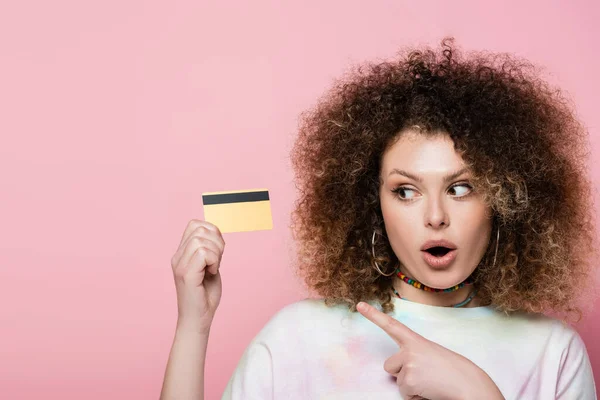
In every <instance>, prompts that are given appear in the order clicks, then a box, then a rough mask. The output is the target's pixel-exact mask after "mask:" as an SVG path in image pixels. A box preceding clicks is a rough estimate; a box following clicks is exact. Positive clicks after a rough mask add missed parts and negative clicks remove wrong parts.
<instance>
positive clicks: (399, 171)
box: [388, 167, 469, 183]
mask: <svg viewBox="0 0 600 400" xmlns="http://www.w3.org/2000/svg"><path fill="white" fill-rule="evenodd" d="M468 170H469V168H467V167H465V168H463V169H460V170H458V171H456V172H451V173H449V174H448V175H446V176H444V182H448V181H451V180H453V179H456V178H458V177H459V176H461V175H462V174H464V173H465V172H467V171H468ZM393 174H398V175H403V176H405V177H407V178H410V179H412V180H415V181H417V182H419V183H423V178H421V177H420V176H417V175H414V174H411V173H410V172H406V171H404V170H402V169H397V168H394V169H393V170H392V172H390V175H393ZM390 175H388V176H390Z"/></svg>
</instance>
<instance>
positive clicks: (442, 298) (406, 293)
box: [393, 274, 480, 308]
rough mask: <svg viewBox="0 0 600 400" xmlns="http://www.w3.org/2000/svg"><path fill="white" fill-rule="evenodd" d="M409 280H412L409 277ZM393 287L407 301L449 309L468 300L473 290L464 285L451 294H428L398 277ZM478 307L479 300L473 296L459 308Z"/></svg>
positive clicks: (394, 280) (471, 286)
mask: <svg viewBox="0 0 600 400" xmlns="http://www.w3.org/2000/svg"><path fill="white" fill-rule="evenodd" d="M405 275H406V274H405ZM407 276H408V275H407ZM411 279H413V278H412V277H411ZM393 286H394V288H395V289H396V291H398V293H399V294H400V296H402V297H403V298H406V299H407V300H410V301H412V302H415V303H421V304H427V305H430V306H437V307H450V306H452V305H454V304H458V303H460V302H461V301H463V300H465V299H466V298H468V297H469V295H470V294H471V293H472V292H473V290H474V287H473V285H466V286H463V287H461V288H460V289H458V290H455V291H452V292H429V291H425V290H421V289H418V288H416V287H414V286H412V285H409V284H408V283H406V282H404V281H403V280H402V279H400V278H399V277H398V276H394V279H393ZM479 306H480V303H479V300H478V298H477V296H475V297H473V299H471V301H469V302H468V303H467V304H465V305H464V306H462V307H461V308H472V307H479Z"/></svg>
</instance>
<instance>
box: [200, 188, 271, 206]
mask: <svg viewBox="0 0 600 400" xmlns="http://www.w3.org/2000/svg"><path fill="white" fill-rule="evenodd" d="M264 200H269V192H268V191H267V190H265V191H262V192H245V193H223V194H208V195H203V196H202V202H203V203H204V205H209V204H227V203H246V202H251V201H264Z"/></svg>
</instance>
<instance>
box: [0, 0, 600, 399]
mask: <svg viewBox="0 0 600 400" xmlns="http://www.w3.org/2000/svg"><path fill="white" fill-rule="evenodd" d="M451 3H452V4H451ZM598 20H600V7H599V6H598V5H597V3H594V2H592V1H587V2H585V1H579V2H578V4H574V2H570V3H568V2H559V1H530V2H520V1H519V2H518V1H504V2H494V3H492V2H480V1H460V2H447V1H428V2H422V1H420V2H416V1H398V0H394V1H392V0H389V1H383V0H379V1H369V2H366V1H357V0H354V1H350V0H335V1H316V0H312V1H295V2H291V1H287V2H282V1H275V0H274V1H256V0H255V1H247V2H246V1H237V2H217V1H214V2H208V1H171V2H166V1H163V2H148V1H132V0H129V1H97V2H81V1H65V0H57V1H52V2H42V1H38V2H33V1H19V2H3V4H2V5H1V6H0V49H2V50H1V55H0V65H1V70H2V73H1V74H0V109H1V114H2V117H1V118H0V132H2V141H1V143H2V144H1V145H0V178H1V179H0V182H1V184H2V193H1V195H0V213H1V214H0V221H1V226H2V228H1V229H0V250H1V251H0V266H1V269H0V300H1V304H2V306H1V307H0V321H1V322H0V323H1V324H2V325H1V330H0V338H1V340H0V398H3V399H37V398H45V399H82V398H85V399H89V400H94V399H109V398H110V399H150V398H158V395H159V393H160V389H161V385H162V379H163V374H164V370H165V366H166V361H167V357H168V352H169V349H170V346H171V344H172V339H173V333H174V326H175V321H176V312H177V309H176V297H175V286H174V284H173V278H172V272H171V267H170V257H171V256H172V255H173V253H174V252H175V250H176V248H177V246H178V244H179V240H180V237H181V234H182V232H183V230H184V228H185V226H186V224H187V222H188V221H189V220H190V219H192V218H200V219H202V218H203V213H202V207H201V205H202V202H201V193H202V192H205V191H221V190H241V189H252V188H261V187H266V188H268V189H269V190H270V195H271V200H272V201H271V206H272V210H273V223H274V229H273V230H271V231H260V232H247V233H231V234H225V239H226V241H227V249H226V251H225V254H224V257H223V264H222V275H223V285H224V287H223V290H224V292H223V298H222V301H221V305H220V307H219V310H218V311H217V316H216V319H215V321H214V325H213V328H212V332H211V339H210V343H209V352H208V356H207V371H206V398H207V399H217V398H220V395H221V393H222V391H223V389H224V387H225V384H226V382H227V380H228V379H229V376H230V375H231V373H232V371H233V369H234V368H235V366H236V364H237V362H238V360H239V358H240V356H241V354H242V352H243V350H244V349H245V348H246V346H247V345H248V343H249V341H250V340H251V338H252V337H254V335H255V334H256V333H257V332H258V330H260V329H261V327H262V326H263V325H264V324H265V322H266V321H267V320H268V319H269V318H270V316H271V315H273V313H275V312H276V311H277V310H279V309H280V308H281V307H283V306H284V305H286V304H289V303H291V302H294V301H297V300H300V299H302V298H303V297H305V296H306V293H305V292H304V291H303V289H302V288H301V286H300V284H299V283H298V282H296V281H294V278H293V275H292V273H291V271H290V268H289V262H290V260H291V257H292V254H293V251H294V246H293V243H292V241H291V235H290V233H289V229H288V227H287V226H288V223H289V214H290V211H291V209H292V205H293V201H294V199H295V195H296V193H295V189H294V186H293V183H292V171H291V170H290V167H289V163H288V158H287V157H288V153H289V148H290V146H291V143H292V140H293V137H294V134H295V130H296V127H297V116H298V114H299V113H300V112H301V111H302V110H304V109H306V108H308V107H310V106H311V105H312V104H313V103H314V101H315V100H316V99H317V98H318V96H319V95H321V94H322V93H323V91H324V90H325V89H326V88H327V87H328V86H329V85H330V84H331V81H332V79H333V78H334V77H337V76H339V75H340V74H341V73H342V72H343V71H344V70H345V69H346V68H347V67H348V66H349V65H351V64H353V63H355V62H360V61H363V60H376V59H383V58H387V57H391V56H394V54H395V51H396V50H397V49H398V48H399V47H400V46H402V45H406V44H419V43H428V44H432V45H434V46H437V44H438V43H439V41H440V39H441V38H442V37H443V36H444V35H448V34H451V35H454V36H455V37H456V39H457V43H458V44H459V45H461V46H462V47H463V48H464V49H465V50H471V49H488V50H492V51H507V52H512V53H516V54H518V55H521V56H525V57H527V58H529V59H530V60H531V61H533V62H535V63H537V64H540V65H542V66H544V67H545V68H546V70H547V73H548V76H547V79H548V80H550V81H552V82H553V83H555V84H558V85H560V86H561V87H562V88H563V89H564V90H565V91H567V92H568V93H569V95H570V96H571V98H572V100H573V101H574V102H575V104H576V106H577V109H578V113H579V117H580V119H581V120H582V121H583V122H584V123H585V124H586V125H587V126H588V127H589V130H590V134H591V136H592V137H591V140H592V146H593V152H594V155H593V165H595V167H594V170H593V177H594V182H595V184H596V187H597V186H598V184H599V179H600V167H598V165H600V164H599V162H598V161H599V159H600V143H599V140H598V137H599V136H600V128H599V123H600V117H599V113H598V110H597V104H598V100H597V96H598V93H599V92H600V85H599V83H598V79H597V75H596V74H597V71H598V70H600V58H598V54H597V49H598V47H597V45H598V39H599V35H598ZM594 320H595V321H594ZM598 321H600V307H598V304H596V309H595V312H594V314H593V315H591V316H590V317H589V318H588V319H586V320H585V321H583V322H582V323H581V324H580V325H579V326H578V327H577V329H578V330H579V332H580V333H581V334H582V336H583V338H584V340H585V341H586V344H587V346H588V351H589V354H590V357H591V360H592V364H593V368H594V372H595V374H596V375H595V376H596V381H597V382H598V383H600V343H599V342H598V341H594V340H593V338H594V337H595V335H597V332H598V329H599V328H600V322H598Z"/></svg>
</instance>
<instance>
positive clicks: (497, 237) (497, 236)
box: [492, 227, 500, 267]
mask: <svg viewBox="0 0 600 400" xmlns="http://www.w3.org/2000/svg"><path fill="white" fill-rule="evenodd" d="M498 242H500V227H498V231H497V233H496V252H495V253H494V263H493V264H492V267H494V266H496V256H497V255H498Z"/></svg>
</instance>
